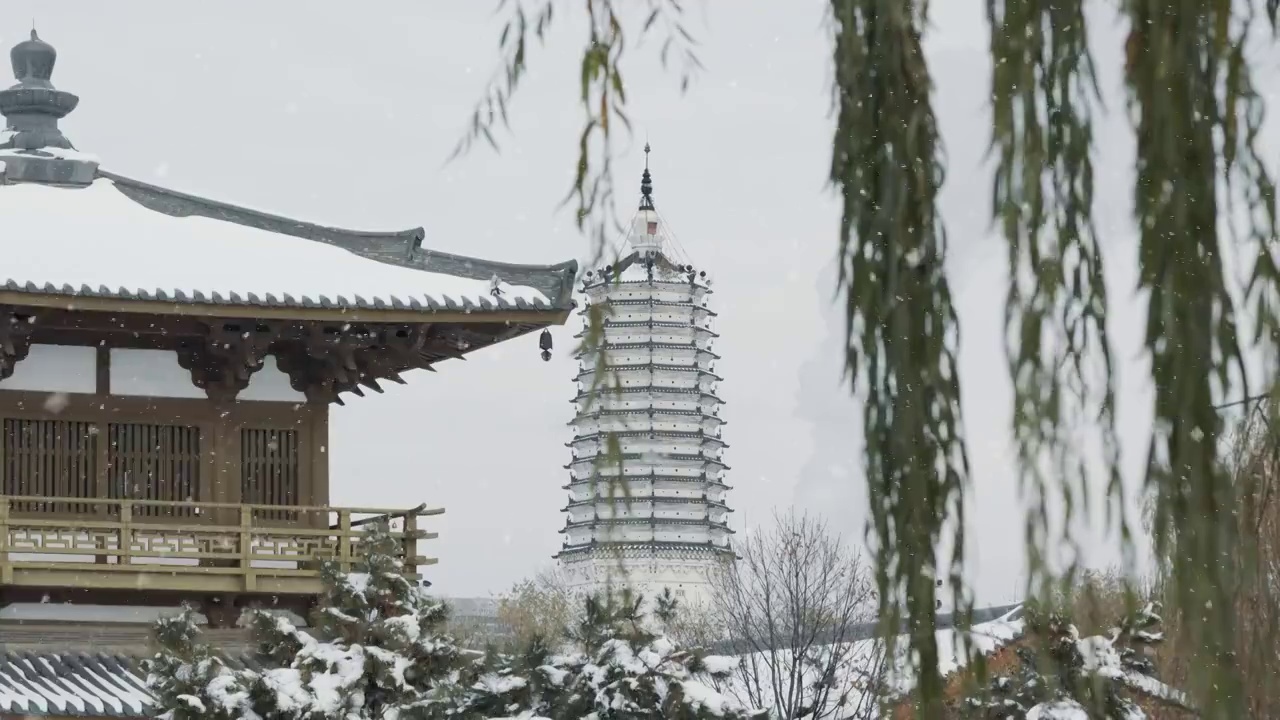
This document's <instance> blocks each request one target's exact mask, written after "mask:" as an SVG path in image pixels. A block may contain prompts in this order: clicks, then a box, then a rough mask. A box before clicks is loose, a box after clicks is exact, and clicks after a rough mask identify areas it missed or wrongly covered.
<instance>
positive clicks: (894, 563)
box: [831, 0, 971, 717]
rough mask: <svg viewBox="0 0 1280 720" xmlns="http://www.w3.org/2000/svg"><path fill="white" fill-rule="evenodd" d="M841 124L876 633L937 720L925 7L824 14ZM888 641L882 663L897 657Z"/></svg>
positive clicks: (943, 292) (957, 578)
mask: <svg viewBox="0 0 1280 720" xmlns="http://www.w3.org/2000/svg"><path fill="white" fill-rule="evenodd" d="M833 10H834V16H833V20H834V24H835V26H836V34H835V56H834V58H835V81H836V87H837V118H836V128H837V129H836V138H835V151H834V159H833V161H832V166H831V177H832V179H833V180H834V182H835V183H836V185H837V186H838V187H839V188H840V190H841V192H842V194H843V200H844V213H843V219H842V221H841V229H840V257H841V266H840V282H841V284H842V285H843V286H844V287H845V288H846V299H847V305H846V321H847V324H848V333H849V344H848V355H847V367H848V371H849V373H850V374H851V375H852V376H853V377H854V378H855V383H857V384H858V385H860V386H861V389H862V390H863V391H864V392H865V393H866V405H865V408H866V409H865V412H864V419H863V424H864V433H865V443H866V477H867V485H868V487H869V490H870V492H869V495H870V498H869V499H870V504H871V526H872V527H871V529H872V530H873V533H874V535H873V538H874V541H875V548H874V550H875V552H876V579H877V584H878V590H879V595H880V597H881V601H880V602H881V610H882V614H881V622H882V623H883V624H884V627H886V628H897V627H898V626H899V625H900V623H901V622H902V621H903V620H906V621H907V631H908V632H907V635H908V644H909V647H910V649H911V650H912V651H913V652H914V653H915V654H917V655H918V657H919V663H920V668H921V671H920V676H919V678H918V685H919V688H920V694H921V699H922V706H921V708H920V712H921V716H922V717H941V705H940V700H941V697H942V678H941V676H940V675H939V674H938V670H937V667H938V662H939V657H938V644H937V635H936V632H935V621H936V613H937V607H938V604H937V603H938V597H937V595H938V592H937V586H936V580H937V579H938V578H939V570H938V566H939V563H938V559H937V556H938V548H939V545H940V544H941V543H942V541H943V539H944V532H947V528H948V526H949V528H950V530H949V532H947V537H946V540H948V541H949V544H950V548H951V552H950V558H949V560H948V561H947V562H945V563H944V565H945V567H946V572H947V575H948V578H949V580H950V583H949V585H950V588H951V590H952V595H953V600H954V602H955V611H956V612H957V613H958V614H959V615H960V616H961V617H962V618H963V617H964V616H966V615H967V613H968V611H969V610H970V609H971V608H970V606H969V603H968V599H967V598H966V597H965V595H964V593H963V590H964V586H965V585H964V577H963V572H962V570H963V555H964V523H962V522H953V523H950V524H948V522H947V520H948V518H961V517H963V516H964V506H963V503H964V487H965V485H964V484H965V481H966V480H967V478H968V475H969V467H968V458H967V456H966V455H965V448H964V440H963V437H962V435H961V432H960V380H959V377H958V371H957V367H956V357H955V353H956V348H957V345H958V344H959V323H958V320H957V318H956V313H955V308H954V307H953V305H952V302H951V290H950V288H949V286H948V284H947V277H946V273H945V269H944V260H945V254H946V238H945V233H944V231H943V227H942V218H941V217H940V216H939V215H938V211H937V196H938V192H939V191H940V190H941V187H942V180H943V177H942V176H943V169H942V154H941V152H942V148H941V143H940V139H939V137H938V126H937V121H936V120H935V118H934V115H933V111H932V109H931V107H930V97H929V96H930V94H931V92H932V90H933V88H932V85H931V82H930V79H929V70H928V68H927V67H926V64H925V58H924V51H923V48H922V46H921V42H920V41H921V33H922V30H923V28H924V26H925V23H926V22H927V14H926V8H925V7H924V6H923V5H914V4H911V3H903V2H899V1H895V0H852V1H850V2H839V3H835V4H834V5H833ZM889 637H890V638H891V641H890V644H889V647H888V648H887V650H886V652H887V653H888V655H889V657H894V656H895V652H896V648H895V647H893V640H892V638H896V633H889Z"/></svg>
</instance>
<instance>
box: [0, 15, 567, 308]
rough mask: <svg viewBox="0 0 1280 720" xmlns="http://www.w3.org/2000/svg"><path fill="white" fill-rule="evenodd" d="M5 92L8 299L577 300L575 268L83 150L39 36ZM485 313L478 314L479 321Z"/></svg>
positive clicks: (0, 159) (350, 303)
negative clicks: (441, 241) (263, 198)
mask: <svg viewBox="0 0 1280 720" xmlns="http://www.w3.org/2000/svg"><path fill="white" fill-rule="evenodd" d="M11 56H12V59H13V68H14V76H15V77H16V78H17V79H18V84H17V85H14V86H13V87H11V88H8V89H6V90H3V91H0V113H3V114H4V116H5V120H6V127H5V130H4V131H2V132H0V252H3V253H4V255H5V257H6V258H8V260H7V261H6V263H5V267H4V268H3V270H0V295H5V296H10V297H7V298H6V301H8V302H13V301H14V299H13V298H12V296H13V295H14V294H24V295H26V296H29V297H28V298H25V300H27V301H29V302H30V303H31V304H39V301H38V298H39V297H41V296H46V297H47V296H53V300H54V301H55V302H59V303H61V302H62V301H63V300H64V298H66V297H68V296H70V297H77V298H95V299H100V298H109V299H113V300H121V301H138V300H141V301H161V302H163V303H167V304H169V305H170V306H179V307H182V306H187V305H199V304H208V305H216V306H219V307H220V308H221V307H246V306H249V307H254V308H261V307H277V308H320V309H337V310H349V309H377V310H400V311H404V314H408V315H412V314H413V313H415V312H424V313H435V312H440V311H459V312H465V313H472V312H475V313H480V314H485V313H491V312H510V311H521V310H530V311H551V312H554V313H556V314H559V313H564V312H566V311H567V310H569V309H570V308H572V307H573V299H572V294H573V287H572V284H573V279H574V276H575V275H576V272H577V264H576V263H575V262H572V261H570V262H564V263H559V264H555V265H515V264H510V263H501V262H492V261H487V260H480V259H477V258H470V257H464V256H460V255H452V254H449V253H442V252H435V251H432V250H428V249H424V248H423V247H422V240H423V237H424V235H425V233H424V231H423V229H422V228H412V229H408V230H403V231H398V232H364V231H354V230H344V229H340V228H333V227H325V226H321V225H316V224H313V223H306V222H301V221H297V220H292V219H289V218H285V217H280V216H277V215H272V214H269V213H264V212H259V211H256V210H250V209H248V208H243V207H237V206H234V205H229V204H226V203H221V202H217V201H213V200H208V199H205V198H200V197H196V196H193V195H188V194H184V193H181V192H177V191H174V190H170V189H167V188H163V187H159V186H156V185H150V184H147V183H143V182H140V181H137V180H132V179H129V178H126V177H123V176H120V175H117V174H115V173H111V172H107V171H105V170H103V169H101V168H100V167H99V164H98V161H97V159H96V158H94V157H93V156H91V155H87V154H85V153H81V152H79V151H77V150H75V149H74V148H73V146H72V144H71V142H70V140H68V139H67V138H66V136H64V135H63V134H62V132H61V130H60V129H59V128H58V120H59V119H60V118H62V117H64V116H65V115H67V114H68V113H70V112H71V111H72V110H74V109H75V107H76V105H77V104H78V103H79V98H77V97H76V96H75V95H72V94H71V93H68V92H66V91H63V90H57V89H55V88H54V86H53V84H52V82H51V80H50V78H51V76H52V72H53V66H54V62H55V60H56V57H57V53H56V51H55V50H54V49H53V47H52V46H50V45H49V44H48V43H45V42H44V41H42V40H39V39H38V38H37V37H36V35H35V32H34V31H33V32H32V37H31V40H28V41H24V42H22V43H19V45H18V46H16V47H15V48H14V49H13V52H12V53H11ZM479 319H480V318H479V317H477V320H479Z"/></svg>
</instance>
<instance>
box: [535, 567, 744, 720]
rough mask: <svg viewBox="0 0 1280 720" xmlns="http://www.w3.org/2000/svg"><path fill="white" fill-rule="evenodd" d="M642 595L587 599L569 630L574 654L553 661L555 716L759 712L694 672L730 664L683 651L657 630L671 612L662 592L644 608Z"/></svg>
mask: <svg viewBox="0 0 1280 720" xmlns="http://www.w3.org/2000/svg"><path fill="white" fill-rule="evenodd" d="M643 606H644V601H643V598H640V597H632V596H631V595H630V593H627V592H623V593H622V594H621V596H620V597H618V598H613V597H609V598H605V599H603V600H601V599H600V598H589V599H587V600H586V612H585V615H584V619H583V621H582V623H581V625H580V626H579V628H578V629H577V631H576V632H575V633H574V639H575V642H576V644H577V648H576V650H577V652H576V653H574V654H572V655H569V656H565V657H561V658H557V660H558V662H556V663H554V665H555V667H556V668H557V669H560V670H562V671H564V672H566V675H565V676H564V677H565V683H564V688H565V689H564V695H563V696H562V701H561V702H560V703H559V704H558V706H557V707H556V708H555V715H554V716H555V717H563V718H581V717H588V716H593V717H596V718H598V719H599V720H640V719H642V718H644V719H646V720H651V719H654V718H663V719H664V720H713V719H715V720H745V719H747V718H759V717H764V713H763V711H758V712H757V711H750V710H748V709H746V708H744V707H742V706H741V705H740V704H738V703H737V702H735V701H733V700H732V699H730V698H728V697H726V696H724V695H721V694H720V693H718V692H716V691H715V690H713V689H712V688H711V687H710V686H709V685H707V684H706V683H704V682H702V681H701V680H700V679H699V677H700V676H703V675H706V676H713V677H721V678H723V677H726V676H728V675H729V674H730V673H731V672H732V671H733V667H734V664H733V662H732V661H730V660H728V659H726V658H712V657H708V656H707V655H706V654H705V653H704V652H703V651H701V650H685V649H681V648H679V647H677V646H676V644H675V643H674V642H672V641H671V640H670V639H668V638H667V637H665V636H664V635H663V633H662V627H663V625H664V624H665V623H667V622H669V621H670V620H671V619H672V618H673V617H674V614H675V611H676V604H675V601H674V599H672V598H671V597H670V595H669V594H668V595H666V596H659V597H658V598H657V599H656V601H655V607H654V609H653V611H652V612H651V613H645V612H642V607H643Z"/></svg>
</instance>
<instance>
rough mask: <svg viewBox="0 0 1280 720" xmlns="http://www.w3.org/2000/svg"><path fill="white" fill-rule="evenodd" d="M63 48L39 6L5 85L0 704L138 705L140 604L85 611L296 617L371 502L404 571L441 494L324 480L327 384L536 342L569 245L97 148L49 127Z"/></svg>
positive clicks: (77, 711)
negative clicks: (186, 177)
mask: <svg viewBox="0 0 1280 720" xmlns="http://www.w3.org/2000/svg"><path fill="white" fill-rule="evenodd" d="M56 57H57V54H56V52H55V50H54V48H53V47H51V46H50V45H49V44H47V43H45V42H43V41H42V40H40V39H39V38H38V37H37V36H36V33H35V32H34V31H32V33H31V38H30V40H27V41H24V42H22V43H20V44H18V45H17V46H16V47H14V48H13V50H12V52H11V59H12V63H13V70H14V75H15V77H16V79H17V84H16V85H13V86H12V87H10V88H9V89H7V90H3V91H0V113H2V114H3V115H4V117H5V121H6V122H5V129H4V131H3V132H0V245H2V246H3V249H4V253H3V254H4V257H5V262H4V264H3V268H0V644H3V646H4V647H3V651H4V652H3V654H0V717H11V716H25V715H41V716H86V715H90V716H91V715H112V716H117V717H153V716H154V712H153V708H152V707H151V706H149V705H148V703H149V702H150V700H149V699H148V698H149V696H148V694H147V693H146V690H145V687H142V685H141V683H142V681H141V679H140V677H139V675H138V672H137V666H136V664H135V663H134V659H135V658H136V657H137V656H138V655H139V654H142V653H145V652H146V651H147V643H146V639H147V634H148V626H147V625H146V624H138V623H135V624H134V625H128V624H127V623H124V624H121V623H119V622H115V623H113V622H108V621H105V620H103V619H102V618H103V617H106V616H108V615H112V613H113V612H114V615H113V616H118V615H121V614H127V613H128V612H133V611H136V610H138V609H139V608H166V607H168V608H172V607H176V606H177V605H178V604H179V603H190V604H192V605H194V606H196V607H197V608H198V609H199V610H200V612H201V613H202V614H203V615H204V616H205V617H206V618H207V620H208V624H209V627H210V633H212V634H213V640H214V642H215V643H217V644H219V645H220V646H221V647H223V648H233V647H234V646H235V643H236V642H243V641H244V638H243V637H240V636H239V635H237V634H236V633H237V629H236V627H235V626H236V621H237V619H238V617H239V614H240V611H241V609H242V608H244V607H246V606H253V605H257V606H264V607H270V608H275V609H278V610H280V611H289V612H293V613H295V614H297V615H299V616H301V617H306V615H307V612H308V610H309V608H310V607H311V606H312V604H313V603H314V601H315V599H316V597H317V595H318V593H319V591H320V589H321V584H320V583H321V580H320V566H321V563H322V562H325V561H331V562H337V563H339V564H340V565H341V566H342V567H350V565H351V563H352V561H353V560H354V559H355V558H357V557H358V555H359V553H360V547H359V546H360V541H361V533H362V530H363V528H362V527H361V526H362V525H365V524H367V523H369V522H370V521H373V520H378V519H387V520H390V521H391V524H392V528H393V530H394V531H395V533H396V534H397V536H398V537H399V538H400V539H401V541H402V544H403V549H402V556H403V558H402V559H403V562H404V565H405V570H406V574H407V575H408V576H409V577H411V578H414V579H419V580H420V579H421V578H422V575H421V572H422V569H423V568H425V567H427V566H429V565H431V564H432V563H433V562H435V561H434V560H433V559H431V558H429V557H425V556H422V555H420V554H419V541H421V540H426V539H430V538H432V537H434V535H433V534H432V533H430V532H429V530H428V527H429V525H428V522H429V521H428V520H427V518H429V517H430V516H432V515H436V514H438V513H439V512H441V510H439V509H436V508H430V507H429V505H428V502H427V501H429V498H425V497H424V498H422V500H423V503H422V504H421V505H418V506H417V507H413V508H367V507H336V506H334V505H332V504H331V503H330V498H331V494H332V493H331V490H332V487H331V479H330V476H329V453H328V447H329V443H330V438H329V430H328V422H329V410H330V407H331V406H332V405H334V404H342V403H343V401H344V399H349V398H351V397H352V396H361V395H363V394H365V393H366V392H382V391H383V389H384V386H385V385H387V384H389V383H405V382H408V381H410V380H416V379H425V377H426V376H427V373H428V371H429V372H434V371H436V370H437V368H438V366H440V365H442V364H443V365H445V366H448V365H450V364H452V363H451V362H449V361H452V360H460V359H463V358H465V356H466V355H467V354H469V353H471V352H474V351H476V350H478V349H481V348H485V347H489V346H491V345H494V344H496V343H501V342H505V341H508V340H512V339H514V338H517V337H520V336H522V335H526V334H529V333H534V332H538V331H542V334H543V335H542V338H541V341H540V343H539V344H540V349H541V350H542V351H543V355H544V357H549V355H547V353H548V352H549V351H550V349H551V348H550V345H551V343H550V340H551V338H550V335H549V334H548V333H547V331H546V330H545V328H547V327H548V326H551V325H561V324H563V323H564V322H565V321H566V320H567V318H568V315H569V313H570V311H571V310H572V308H573V305H574V303H573V282H574V277H575V275H576V271H577V265H576V263H574V262H566V263H561V264H558V265H546V266H533V265H515V264H509V263H502V262H493V261H488V260H480V259H477V258H470V257H462V256H458V255H451V254H448V253H443V252H438V251H434V250H431V249H429V248H427V247H425V246H424V244H423V240H424V231H423V229H422V228H413V229H409V230H403V231H398V232H366V231H356V230H344V229H340V228H335V227H327V226H323V225H317V224H314V223H309V222H303V221H300V220H295V219H290V218H285V217H280V216H278V215H272V214H269V213H265V212H261V211H258V210H252V209H249V208H245V207H239V206H236V205H231V204H228V203H224V202H218V201H215V200H210V199H206V198H201V197H196V196H194V195H190V194H187V193H183V192H179V191H177V190H173V189H169V188H164V187H159V186H157V185H152V184H148V183H144V182H140V181H138V180H134V179H131V178H128V177H125V176H122V175H119V174H117V173H114V172H110V171H108V170H107V169H105V168H103V167H102V166H101V165H100V164H99V162H98V161H97V160H96V159H95V158H94V157H93V156H90V155H88V154H85V153H82V152H79V151H77V150H76V149H75V148H74V147H73V145H72V143H71V142H70V141H69V140H68V138H67V137H66V136H65V135H64V134H63V133H62V131H61V129H60V128H59V121H60V120H61V119H62V118H64V117H66V116H67V115H68V114H69V113H71V112H72V111H73V110H74V109H75V108H76V105H77V104H78V103H79V98H77V97H76V96H75V95H73V94H71V93H69V92H66V91H64V90H60V89H57V88H55V87H54V85H53V83H52V82H51V77H52V73H53V68H54V63H55V60H56ZM447 411H448V409H447V408H426V409H424V412H447ZM403 435H404V437H403V438H402V439H403V441H405V442H413V443H422V442H423V439H422V437H421V436H420V435H418V434H417V433H416V432H415V431H414V429H413V428H412V427H405V428H404V431H403ZM423 466H424V467H423V468H407V469H406V471H407V472H408V473H410V474H411V476H416V475H420V474H421V473H423V472H429V469H426V468H427V467H428V466H429V460H424V462H423ZM379 480H380V479H379V478H360V479H359V480H358V481H359V482H364V483H376V482H379ZM403 481H404V479H403V478H402V479H399V480H398V482H403ZM18 605H26V606H29V607H30V606H34V608H35V610H34V611H33V612H35V614H36V615H39V616H40V617H43V618H45V619H44V620H41V619H39V618H36V619H31V617H30V616H29V617H27V618H26V619H25V620H23V621H21V622H16V621H13V622H11V621H9V620H8V619H6V618H9V617H12V615H11V614H10V611H12V610H13V609H14V608H15V607H17V606H18ZM73 610H83V611H84V612H72V611H73ZM95 613H96V614H95ZM59 614H61V617H55V616H57V615H59ZM237 638H238V639H237Z"/></svg>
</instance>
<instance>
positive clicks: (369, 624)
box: [252, 521, 475, 720]
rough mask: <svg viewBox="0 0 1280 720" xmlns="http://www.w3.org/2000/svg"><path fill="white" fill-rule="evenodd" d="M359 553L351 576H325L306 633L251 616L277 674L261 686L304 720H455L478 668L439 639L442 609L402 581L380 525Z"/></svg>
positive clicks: (391, 541)
mask: <svg viewBox="0 0 1280 720" xmlns="http://www.w3.org/2000/svg"><path fill="white" fill-rule="evenodd" d="M359 548H360V560H359V561H358V562H357V563H356V571H355V572H351V573H344V572H341V571H340V569H339V568H338V567H337V565H336V564H333V563H329V564H326V565H325V566H324V569H323V577H324V590H325V591H324V594H323V595H322V596H321V599H320V604H319V607H318V608H317V610H316V611H315V613H314V616H313V619H312V625H313V629H312V631H311V632H308V631H306V630H303V629H301V628H298V627H295V626H294V625H293V623H292V622H290V621H289V620H288V619H286V618H284V617H282V616H280V615H276V614H272V613H269V612H265V611H257V612H254V613H253V617H252V627H253V630H254V635H255V638H256V640H257V641H258V648H259V652H260V653H261V654H262V655H263V656H264V657H269V658H271V659H272V660H273V661H274V662H275V664H277V665H278V668H277V669H275V670H271V671H268V672H266V673H264V674H263V683H264V685H265V686H266V687H267V688H268V689H270V690H271V691H273V692H274V693H275V698H274V702H275V704H276V705H277V706H280V707H291V708H295V709H297V710H299V711H300V714H301V717H305V718H307V720H351V719H354V718H370V719H381V718H388V719H395V720H429V719H432V718H445V717H452V716H453V714H454V708H455V705H456V703H457V702H458V701H459V700H460V698H461V688H460V687H459V686H458V682H457V681H458V677H459V673H460V672H461V671H462V670H463V669H465V667H466V666H467V665H469V664H471V663H473V662H475V659H473V658H469V657H467V656H466V655H465V654H464V653H463V652H462V651H461V650H459V648H458V647H457V645H455V644H454V642H453V640H452V639H451V638H449V637H448V636H446V635H444V634H443V627H444V624H445V621H446V620H447V619H448V609H447V607H446V606H445V605H444V604H443V603H440V602H436V601H434V600H432V599H430V598H429V597H427V596H426V595H425V594H424V593H423V592H422V591H421V589H420V588H419V587H418V586H417V585H415V584H414V583H413V582H411V581H410V580H408V579H407V578H405V576H404V564H403V563H402V562H401V561H400V559H399V557H398V554H399V548H400V540H399V539H397V538H395V537H394V536H393V535H392V534H391V531H390V528H389V526H388V524H387V522H386V521H379V522H376V523H373V524H371V525H370V526H369V529H368V530H367V531H366V533H365V536H364V537H363V538H362V539H361V542H360V544H359Z"/></svg>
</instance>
